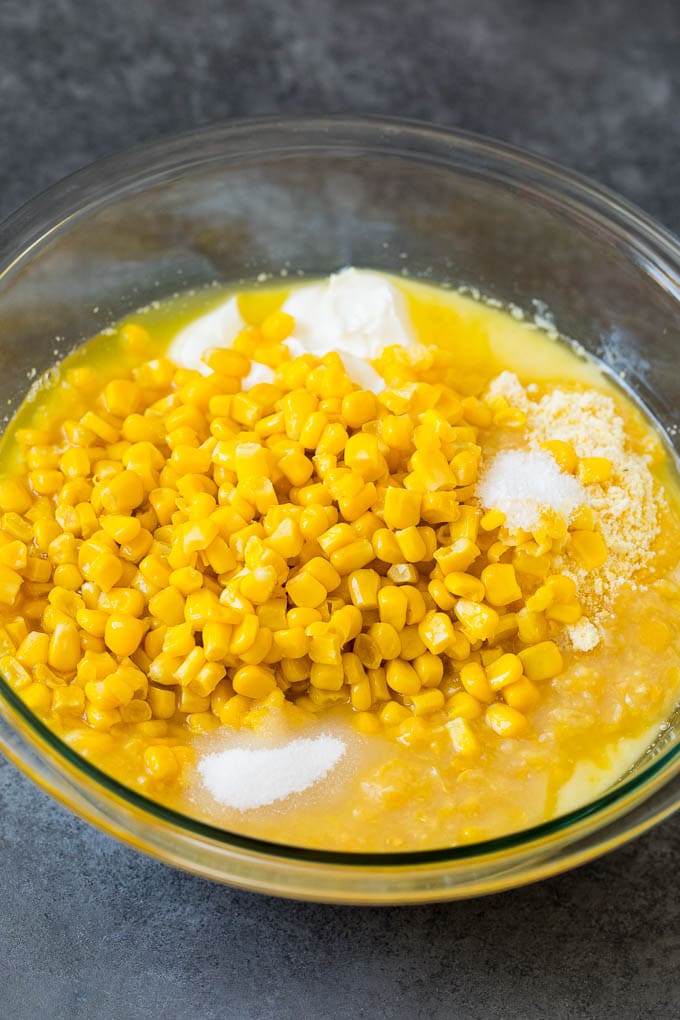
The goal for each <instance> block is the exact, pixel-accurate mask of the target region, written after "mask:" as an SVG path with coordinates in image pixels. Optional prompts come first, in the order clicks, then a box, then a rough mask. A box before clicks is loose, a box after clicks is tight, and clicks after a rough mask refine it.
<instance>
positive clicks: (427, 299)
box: [0, 270, 680, 851]
mask: <svg viewBox="0 0 680 1020" xmlns="http://www.w3.org/2000/svg"><path fill="white" fill-rule="evenodd" d="M201 300H203V301H205V297H203V298H202V299H201V298H200V297H199V298H196V299H195V300H194V302H193V303H192V301H191V300H189V299H178V300H176V301H175V302H169V303H168V304H167V305H161V306H160V307H159V308H157V309H152V310H149V311H147V312H144V313H139V314H138V315H137V316H135V317H134V319H133V320H130V321H127V322H124V323H122V324H121V325H120V326H119V327H117V329H116V330H114V331H113V332H112V333H111V334H109V335H105V336H102V337H100V338H97V339H95V340H94V341H93V342H92V343H91V344H90V345H88V346H87V347H86V348H84V349H83V350H81V351H79V352H77V353H76V354H75V355H74V356H73V357H72V358H71V359H69V360H68V361H67V362H66V363H65V364H64V365H63V366H62V367H61V368H60V370H59V373H58V374H57V375H56V376H55V375H53V376H52V377H51V379H50V381H49V382H45V383H44V384H43V385H41V386H40V387H38V389H37V390H36V392H35V393H34V395H33V396H32V399H31V400H29V401H28V402H27V403H26V404H25V405H24V407H23V409H22V410H21V411H20V413H19V415H18V416H17V419H16V420H15V421H14V422H13V423H12V426H11V427H10V429H9V430H8V433H7V434H6V438H5V442H4V458H5V475H4V477H3V478H2V480H0V510H1V511H2V516H1V517H0V601H1V602H2V611H1V613H0V615H1V617H2V619H1V624H2V629H1V630H0V643H1V646H2V647H1V651H2V658H1V659H0V669H1V670H2V673H3V675H4V676H5V678H6V679H7V680H8V682H10V683H11V684H12V686H14V688H15V689H16V690H17V691H18V692H19V693H20V695H21V696H22V697H23V698H24V700H25V701H26V703H27V704H28V705H29V707H30V708H31V709H32V710H33V711H35V712H36V713H38V714H39V715H41V716H42V717H43V718H45V719H46V720H47V722H48V724H49V725H50V726H51V727H52V728H53V729H55V731H56V732H57V733H58V734H60V735H61V736H62V737H63V739H64V740H65V741H67V742H68V743H69V744H70V745H71V746H72V747H73V748H75V749H76V750H77V751H79V752H80V753H81V754H82V755H84V756H86V757H89V758H90V759H91V760H93V761H94V762H96V763H97V764H98V765H99V766H100V767H102V768H104V769H105V770H106V771H108V772H110V773H111V774H112V775H114V776H116V777H117V778H119V779H121V780H122V781H124V782H126V783H127V784H128V785H130V786H133V787H136V788H141V789H142V790H144V791H145V792H146V793H147V795H149V796H151V797H153V798H154V799H157V800H160V801H162V802H163V803H166V804H168V805H170V806H173V807H175V808H176V809H178V810H181V811H184V812H186V813H192V814H195V815H198V816H199V817H202V818H204V819H206V820H209V821H212V822H213V823H215V824H219V825H223V826H225V827H230V828H233V829H238V830H241V831H247V832H249V833H252V834H258V835H261V836H265V837H267V838H272V839H275V840H277V841H279V842H290V843H295V844H300V845H309V846H323V847H325V848H327V849H347V850H368V851H375V850H384V849H388V850H389V849H415V848H424V847H436V846H445V845H451V844H454V843H458V842H464V841H470V840H475V839H483V838H487V837H490V836H494V835H499V834H501V833H504V832H508V831H511V830H514V829H518V828H521V827H523V826H527V825H530V824H533V823H536V822H538V821H542V820H544V819H546V818H549V817H552V816H554V815H555V813H557V812H558V811H560V810H564V805H565V804H567V803H569V804H571V803H582V802H584V801H585V800H587V799H588V798H589V797H591V796H593V795H594V794H595V793H597V792H598V791H599V789H601V788H604V787H605V786H606V785H607V784H611V783H612V782H614V781H615V780H616V779H617V778H618V777H619V776H620V775H621V774H622V773H623V772H624V771H625V770H626V768H628V767H630V765H632V764H633V762H634V760H635V758H636V756H637V755H638V754H639V753H641V752H642V751H643V750H644V748H645V747H646V746H647V745H648V744H649V743H650V742H651V741H652V740H653V738H654V735H655V733H656V732H658V729H659V727H660V726H661V725H662V723H663V721H664V719H665V718H666V717H667V716H668V714H669V713H670V711H671V709H672V707H673V705H674V704H675V702H676V701H677V698H678V692H679V690H680V670H679V668H678V623H677V610H678V603H679V602H680V589H679V588H678V585H677V583H676V574H675V571H676V569H677V560H678V553H677V549H678V537H679V535H680V528H679V520H680V517H679V515H678V509H677V501H676V494H675V488H674V485H675V482H674V477H673V475H672V472H671V470H670V466H669V464H668V462H667V456H666V454H665V451H664V449H663V447H662V445H661V443H660V442H659V441H658V439H657V437H656V436H655V434H654V432H653V431H652V429H651V427H650V426H649V425H648V424H647V422H646V421H645V420H644V419H643V418H642V417H641V416H640V414H639V413H638V412H637V411H636V409H635V408H634V407H633V405H632V404H630V403H629V402H628V401H627V399H626V398H625V397H624V396H623V394H621V393H620V392H619V391H618V390H616V389H615V388H614V387H613V386H612V385H611V384H610V383H609V382H608V380H607V379H606V377H605V376H604V375H603V374H602V373H601V372H600V371H599V370H598V368H597V366H596V365H595V364H594V363H591V362H588V361H586V360H585V359H584V358H581V357H579V356H578V355H577V354H576V353H574V352H573V351H572V350H570V349H569V348H568V347H567V346H566V345H565V344H561V343H560V342H558V341H555V340H552V339H550V338H549V337H547V335H545V334H544V333H542V332H541V330H540V329H538V328H537V327H535V326H533V325H532V324H529V323H526V322H520V321H517V320H516V319H514V318H513V317H511V316H510V315H508V314H506V313H504V312H502V311H499V310H496V309H491V308H488V307H486V306H484V305H483V304H482V303H480V302H476V301H473V300H471V299H468V298H464V297H462V296H461V295H458V294H453V293H447V292H445V291H439V290H437V289H436V288H432V287H425V286H423V285H415V284H407V283H405V282H403V281H396V280H392V279H390V278H388V277H385V276H382V275H380V274H376V273H372V272H365V271H360V270H347V271H344V272H343V273H341V274H338V275H337V276H334V277H331V278H330V280H328V281H321V282H318V283H312V284H305V285H301V286H299V287H296V288H293V289H292V290H291V291H290V292H286V291H282V290H279V291H273V290H270V291H268V290H267V289H264V290H262V291H259V292H258V291H256V290H253V291H250V292H244V293H242V294H239V295H236V296H234V295H229V296H228V297H227V298H226V300H223V301H222V300H220V303H217V302H216V303H215V307H213V308H212V309H210V308H208V309H207V310H205V308H203V309H200V301H201ZM199 310H200V311H203V312H204V314H198V312H199ZM348 724H351V725H350V726H348ZM272 726H275V728H276V730H277V739H276V741H275V742H274V743H272V740H271V729H272ZM331 726H332V727H336V726H341V727H342V728H343V733H344V734H346V737H343V739H342V740H340V739H339V738H335V737H332V736H330V735H329V734H330V732H331V731H330V729H329V727H331ZM244 736H246V737H247V738H248V740H247V741H246V743H245V744H244V742H243V739H244ZM341 761H342V767H341V768H338V765H339V763H340V762H341ZM340 773H342V775H341V774H340ZM598 784H599V785H598Z"/></svg>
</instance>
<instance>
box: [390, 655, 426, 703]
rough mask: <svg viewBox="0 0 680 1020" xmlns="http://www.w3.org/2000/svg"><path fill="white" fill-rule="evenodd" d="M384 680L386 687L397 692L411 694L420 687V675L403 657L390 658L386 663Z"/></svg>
mask: <svg viewBox="0 0 680 1020" xmlns="http://www.w3.org/2000/svg"><path fill="white" fill-rule="evenodd" d="M385 680H386V682H387V685H388V687H390V688H391V689H392V690H393V691H396V692H397V694H404V695H408V696H412V695H414V694H418V692H419V691H420V688H421V682H420V677H419V676H418V674H417V672H416V670H415V669H414V668H413V666H412V665H411V664H410V663H409V662H405V661H404V660H403V659H392V660H390V662H388V663H387V667H386V670H385Z"/></svg>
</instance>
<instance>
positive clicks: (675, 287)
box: [0, 114, 680, 870]
mask: <svg viewBox="0 0 680 1020" xmlns="http://www.w3.org/2000/svg"><path fill="white" fill-rule="evenodd" d="M267 132H269V133H275V132H278V133H281V132H284V133H287V136H288V137H287V142H286V144H283V143H281V142H279V143H271V144H270V145H269V147H268V148H257V147H254V148H252V149H249V150H248V151H247V153H244V151H243V150H242V149H241V150H239V148H238V142H239V139H240V140H241V142H243V141H244V139H247V138H248V137H254V138H255V141H256V142H257V136H260V135H265V136H266V135H267ZM307 135H311V136H314V137H315V138H316V141H315V143H314V144H313V145H312V144H310V143H309V142H307V143H303V142H304V138H305V136H307ZM350 136H353V137H352V138H351V140H350ZM359 136H361V137H359ZM209 142H212V143H214V145H215V146H216V147H217V149H216V151H215V152H214V153H213V154H212V155H209V156H205V155H204V156H203V157H201V153H200V147H201V144H203V145H206V144H208V143H209ZM227 142H229V143H232V144H235V152H234V154H233V155H230V156H227V155H226V153H225V152H224V150H223V149H222V150H219V146H224V145H225V143H227ZM357 145H361V148H362V151H366V150H368V151H369V152H370V154H372V155H376V156H379V155H381V154H382V155H386V154H388V153H389V154H390V155H392V156H396V157H402V158H403V159H411V160H413V159H418V160H419V161H424V162H429V163H437V164H440V165H442V166H447V165H448V166H449V167H450V168H451V169H453V168H455V166H456V164H455V163H454V161H453V157H454V155H457V156H459V157H465V158H466V159H467V160H469V161H470V166H471V167H472V166H474V168H475V170H476V171H477V172H479V171H480V170H482V171H483V172H484V174H485V176H486V177H487V178H491V179H496V180H498V179H499V178H500V179H501V181H504V182H505V183H506V184H508V183H511V184H512V185H513V186H515V187H517V188H520V189H524V190H525V191H526V192H528V193H530V194H536V193H537V192H538V193H540V194H542V195H544V196H546V197H549V198H551V199H552V200H553V201H555V202H557V203H558V204H560V205H562V206H564V207H567V208H569V209H570V211H572V212H577V213H580V215H581V217H582V218H583V220H584V222H585V223H589V224H591V225H593V224H599V226H601V227H604V228H606V229H607V230H608V231H609V232H610V233H613V234H614V235H615V237H616V238H617V240H618V241H620V242H625V244H627V245H628V247H629V249H630V251H629V253H628V257H631V255H632V253H633V252H634V253H635V256H636V257H637V258H638V259H639V260H641V261H642V262H643V263H644V267H645V269H646V270H647V271H648V272H649V273H650V275H652V276H654V277H655V279H656V280H657V282H661V281H662V285H663V286H664V288H665V289H666V290H669V291H670V292H672V293H673V295H674V298H675V300H677V301H678V302H680V241H678V239H677V238H676V237H675V235H674V234H673V233H672V232H671V231H669V230H668V229H667V228H665V227H664V226H662V225H661V224H659V223H658V222H657V221H656V220H654V218H653V217H651V216H649V215H648V214H647V213H645V212H644V211H642V210H641V209H639V208H638V207H637V206H636V205H634V204H633V203H631V202H629V201H628V200H627V199H625V198H622V197H621V196H619V195H617V194H616V193H615V192H614V191H612V190H610V189H609V188H607V187H605V186H603V185H600V184H598V183H596V182H594V181H591V180H590V179H589V178H588V177H586V176H584V175H582V174H580V173H577V172H574V171H571V170H569V169H568V168H566V167H563V166H562V165H561V164H559V163H557V162H555V161H552V160H549V159H546V158H544V157H542V156H536V155H534V154H532V153H531V152H528V151H527V150H525V149H524V148H522V147H519V146H515V145H513V144H510V143H507V142H503V141H496V140H494V139H492V138H488V137H486V136H484V135H480V134H476V133H474V132H470V131H465V130H460V129H456V128H450V127H445V126H439V125H436V124H431V123H429V122H427V121H421V120H415V119H402V118H398V117H383V116H378V115H361V116H353V115H347V114H332V115H324V116H305V115H295V116H288V115H287V116H278V115H267V116H259V117H247V118H239V119H235V120H224V121H218V122H215V123H212V124H206V125H203V126H201V127H199V128H195V129H192V130H189V131H185V132H181V133H179V134H172V135H168V136H166V137H163V138H160V139H157V140H154V141H151V142H144V143H141V144H138V145H134V146H132V147H130V148H127V149H124V150H121V151H119V152H116V153H114V154H112V155H109V156H105V157H104V158H102V159H99V160H97V161H95V162H93V163H90V164H89V165H87V166H85V167H84V168H82V169H79V170H76V171H75V172H73V173H71V174H69V175H68V176H66V177H64V178H62V179H61V180H59V181H57V182H56V183H54V184H52V185H51V186H49V187H48V188H46V189H44V190H43V191H41V192H39V193H38V194H37V195H36V196H34V197H32V198H30V199H29V200H28V201H27V202H25V203H24V204H22V205H20V206H19V207H18V208H17V209H16V210H15V211H14V212H13V213H11V214H10V216H9V217H7V218H6V219H5V220H4V221H3V222H2V223H0V283H1V282H2V281H3V280H4V279H6V278H7V277H8V276H9V275H10V274H11V273H12V272H13V271H14V270H15V269H16V268H17V267H18V266H20V265H21V264H22V263H23V262H24V260H26V259H27V258H28V257H29V256H30V254H31V253H32V252H33V250H34V249H36V248H38V247H39V246H40V245H41V244H43V243H45V242H47V241H48V239H49V238H50V236H51V235H52V233H53V232H54V231H56V230H58V229H59V228H60V227H63V226H65V225H66V224H68V223H69V222H70V221H72V220H74V219H78V218H85V217H87V216H88V215H89V214H91V213H92V212H93V211H94V210H95V209H96V208H97V207H99V206H105V205H108V204H110V203H111V202H112V201H115V200H116V199H118V198H121V197H123V196H124V195H125V194H126V193H129V192H130V191H131V190H134V189H135V188H139V187H141V186H143V185H144V184H146V185H150V184H152V183H161V182H162V181H163V180H173V179H175V178H176V177H177V175H178V174H181V172H182V169H183V168H185V167H190V166H193V167H195V166H197V165H202V164H205V165H207V164H209V163H211V162H215V161H217V160H218V159H219V160H220V161H221V162H225V160H227V161H229V162H238V161H239V160H243V159H244V158H245V157H246V155H247V156H248V158H256V157H258V156H259V157H260V158H262V157H263V156H265V155H266V154H267V153H272V154H274V153H275V154H276V155H278V156H280V155H282V154H284V153H285V152H287V151H290V153H295V154H302V153H304V152H309V153H310V154H312V153H313V152H315V151H316V152H324V151H325V152H328V151H332V150H334V149H344V150H345V151H351V149H352V147H356V146H357ZM427 145H429V147H430V148H429V149H427ZM421 146H422V147H421ZM480 159H481V163H480ZM0 699H2V700H3V701H4V702H5V704H6V705H7V706H8V707H9V709H10V711H11V713H12V714H13V715H15V716H17V717H18V718H19V720H20V721H21V723H22V726H23V727H24V728H25V729H26V730H27V731H28V733H29V735H30V740H31V743H33V744H34V745H36V746H40V745H44V746H46V747H47V748H49V750H50V751H51V752H52V753H53V754H54V753H56V758H57V759H58V760H59V761H60V765H61V767H62V768H63V767H66V768H70V769H71V770H73V769H75V771H76V772H77V773H78V774H79V775H83V776H85V777H86V778H87V779H88V780H90V781H92V782H93V783H94V784H95V786H96V787H97V788H101V789H103V790H104V791H105V792H107V793H108V794H111V795H113V797H114V798H116V799H119V800H122V801H124V802H125V803H126V804H129V805H130V806H133V807H134V808H136V809H137V810H139V811H141V812H142V813H143V814H145V815H151V816H153V817H154V818H155V819H157V820H158V821H160V822H162V823H164V824H165V825H167V826H170V827H172V828H176V829H177V828H178V829H180V830H181V831H183V832H186V833H189V834H192V835H195V836H197V837H200V838H203V839H207V840H209V841H210V842H211V843H213V844H214V843H217V844H221V845H222V846H223V847H224V849H230V848H234V847H235V848H240V849H243V850H245V851H247V852H252V853H254V854H257V855H260V856H261V855H264V856H266V857H268V858H270V859H271V858H276V859H279V860H289V861H291V860H295V861H298V862H309V863H314V864H318V865H342V866H345V867H349V868H358V867H364V868H365V867H367V866H372V867H376V866H377V867H380V868H382V869H395V868H404V867H405V866H412V865H417V866H422V865H443V864H452V865H455V864H457V863H460V862H462V861H466V862H470V861H474V860H477V861H479V860H482V861H483V860H484V859H487V858H492V857H496V856H498V855H499V854H503V855H507V854H508V853H509V852H512V851H519V850H523V851H528V850H530V849H531V848H532V847H535V846H537V845H540V846H542V847H545V846H546V845H547V844H549V843H552V842H555V841H558V840H564V837H565V836H566V835H567V834H572V833H573V836H574V839H575V838H577V836H578V835H579V833H582V832H583V830H584V827H585V828H587V830H588V832H593V831H597V829H599V828H602V827H604V826H606V825H607V824H608V823H609V822H610V821H611V820H612V812H615V809H616V808H617V806H620V807H622V810H621V811H620V812H618V813H616V817H619V816H620V815H621V814H627V813H628V811H629V810H632V808H633V807H635V806H638V805H639V804H641V803H642V802H643V801H644V800H645V799H646V798H647V797H649V796H651V795H652V794H653V792H654V789H656V788H657V786H658V783H657V784H656V786H655V783H654V781H655V780H660V781H662V782H663V785H666V783H667V782H668V781H670V779H671V778H672V777H673V775H675V774H676V772H677V771H678V770H680V743H678V744H677V745H675V746H674V747H672V748H671V749H670V750H668V751H665V752H663V753H661V754H659V755H658V756H657V757H655V758H654V759H653V760H652V761H651V762H650V763H649V764H648V765H647V766H645V767H644V768H643V769H642V770H641V771H640V772H639V773H638V774H637V775H635V776H633V777H632V778H629V779H625V778H624V779H622V780H620V781H619V782H618V783H617V784H616V785H615V786H614V787H613V788H611V789H610V790H607V791H605V792H604V793H603V794H601V795H600V796H598V797H596V798H595V799H594V800H592V801H590V802H589V803H587V804H585V805H583V806H581V807H579V808H577V809H575V810H572V811H569V812H567V813H565V814H563V815H560V816H558V817H557V818H553V819H551V820H549V821H546V822H542V823H540V824H538V825H535V826H531V827H529V828H525V829H521V830H518V831H516V832H511V833H508V834H506V835H503V836H500V837H495V838H493V839H489V840H483V841H480V842H475V843H466V844H462V845H459V846H455V847H448V848H446V847H445V848H440V849H434V850H422V851H413V850H409V851H398V850H397V851H390V852H381V853H365V852H350V851H329V850H320V849H310V848H306V847H299V846H295V845H292V844H284V843H278V842H273V841H269V840H264V839H260V838H256V837H252V836H245V835H243V834H241V833H235V832H231V831H229V830H226V829H222V828H219V827H217V826H212V825H210V824H208V823H205V822H201V821H199V820H197V819H194V818H191V817H190V816H188V815H184V814H183V813H181V812H179V811H175V810H173V809H171V808H167V807H165V806H163V805H161V804H159V803H158V802H156V801H154V800H152V799H151V798H148V797H145V796H144V795H143V794H140V793H138V792H137V791H135V790H133V789H131V788H129V787H126V786H124V785H123V784H122V783H119V782H118V781H117V780H115V779H113V778H112V777H111V776H109V775H107V774H106V773H105V772H103V771H102V770H101V769H99V768H97V767H96V766H95V765H93V764H92V763H90V762H89V761H87V760H86V759H84V758H82V757H81V756H80V755H78V754H77V753H76V752H74V751H73V750H71V748H70V747H69V746H68V745H67V744H66V743H65V741H63V740H61V739H60V738H59V737H58V736H57V735H56V733H54V732H53V731H52V730H50V729H49V727H48V726H47V725H46V724H45V723H43V722H42V720H40V719H39V718H38V717H37V716H35V715H34V714H33V713H32V712H31V711H30V709H28V707H27V706H26V705H25V704H24V702H23V701H22V699H21V698H20V697H19V696H18V695H17V694H16V693H15V691H14V690H13V689H12V688H11V687H10V685H9V684H8V683H7V682H6V681H5V679H4V677H2V676H1V675H0ZM0 743H1V742H0ZM40 753H42V751H41V752H40ZM11 757H12V759H13V760H15V761H16V760H17V758H16V755H14V754H12V755H11ZM18 763H19V764H20V765H21V764H22V763H21V761H19V762H18ZM674 766H675V767H674ZM28 771H29V774H31V772H30V769H28ZM664 773H668V774H667V775H666V776H665V775H664ZM50 789H51V792H52V793H53V794H55V793H56V791H55V790H54V788H52V787H50ZM645 794H646V796H645ZM678 799H679V802H680V798H678ZM629 801H630V803H628V802H629ZM666 813H668V812H666ZM656 820H657V818H656V817H652V818H651V819H649V820H648V824H644V825H642V826H640V825H637V826H636V827H634V828H633V829H632V830H630V831H629V832H625V833H624V834H623V837H622V839H619V840H617V843H618V842H622V841H623V840H624V839H625V838H632V836H633V835H636V834H638V833H639V832H640V831H644V829H645V828H647V827H649V826H650V825H652V824H654V822H655V821H656ZM598 821H599V823H600V824H599V825H598V824H597V823H598ZM608 848H609V847H608V846H607V845H606V844H603V845H602V849H599V848H598V847H596V848H595V849H594V850H593V852H592V853H589V854H588V856H596V855H597V853H598V852H604V850H606V849H608ZM553 870H558V866H556V867H555V868H554V869H553Z"/></svg>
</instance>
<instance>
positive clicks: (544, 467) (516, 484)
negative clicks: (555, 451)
mask: <svg viewBox="0 0 680 1020" xmlns="http://www.w3.org/2000/svg"><path fill="white" fill-rule="evenodd" d="M477 495H478V497H479V499H480V500H481V502H482V505H483V506H484V507H485V508H486V509H489V510H501V511H502V512H503V513H504V514H505V518H506V524H507V525H508V527H510V528H522V529H523V530H524V531H531V529H532V528H534V527H535V526H536V525H537V524H538V523H539V522H540V519H541V514H542V513H544V512H545V511H546V510H553V511H555V512H556V513H558V514H560V515H561V516H562V517H564V519H565V520H566V521H568V520H569V518H570V517H571V515H572V514H573V512H574V510H576V508H577V507H579V506H582V505H583V504H584V503H586V502H587V498H586V494H585V491H584V489H583V487H582V485H581V483H580V482H579V481H577V479H576V478H574V477H573V476H572V475H567V474H565V473H564V472H563V471H560V468H559V466H558V464H557V461H556V460H555V458H554V457H552V456H551V455H550V454H549V453H547V452H546V451H544V450H531V451H529V452H527V451H524V450H504V451H502V452H501V453H499V454H497V455H496V457H494V459H493V460H492V462H491V464H490V465H489V467H488V468H487V470H486V471H485V472H484V474H483V475H482V478H481V479H480V482H479V485H478V486H477Z"/></svg>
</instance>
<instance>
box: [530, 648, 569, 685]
mask: <svg viewBox="0 0 680 1020" xmlns="http://www.w3.org/2000/svg"><path fill="white" fill-rule="evenodd" d="M519 658H520V660H521V662H522V667H523V669H524V672H525V673H526V675H527V677H528V678H529V680H534V681H540V680H552V678H553V677H555V676H558V674H559V673H561V672H562V670H563V668H564V660H563V659H562V653H561V652H560V650H559V648H558V647H557V645H556V644H555V642H554V641H542V642H540V644H537V645H532V647H531V648H525V649H524V651H522V652H520V653H519Z"/></svg>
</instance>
